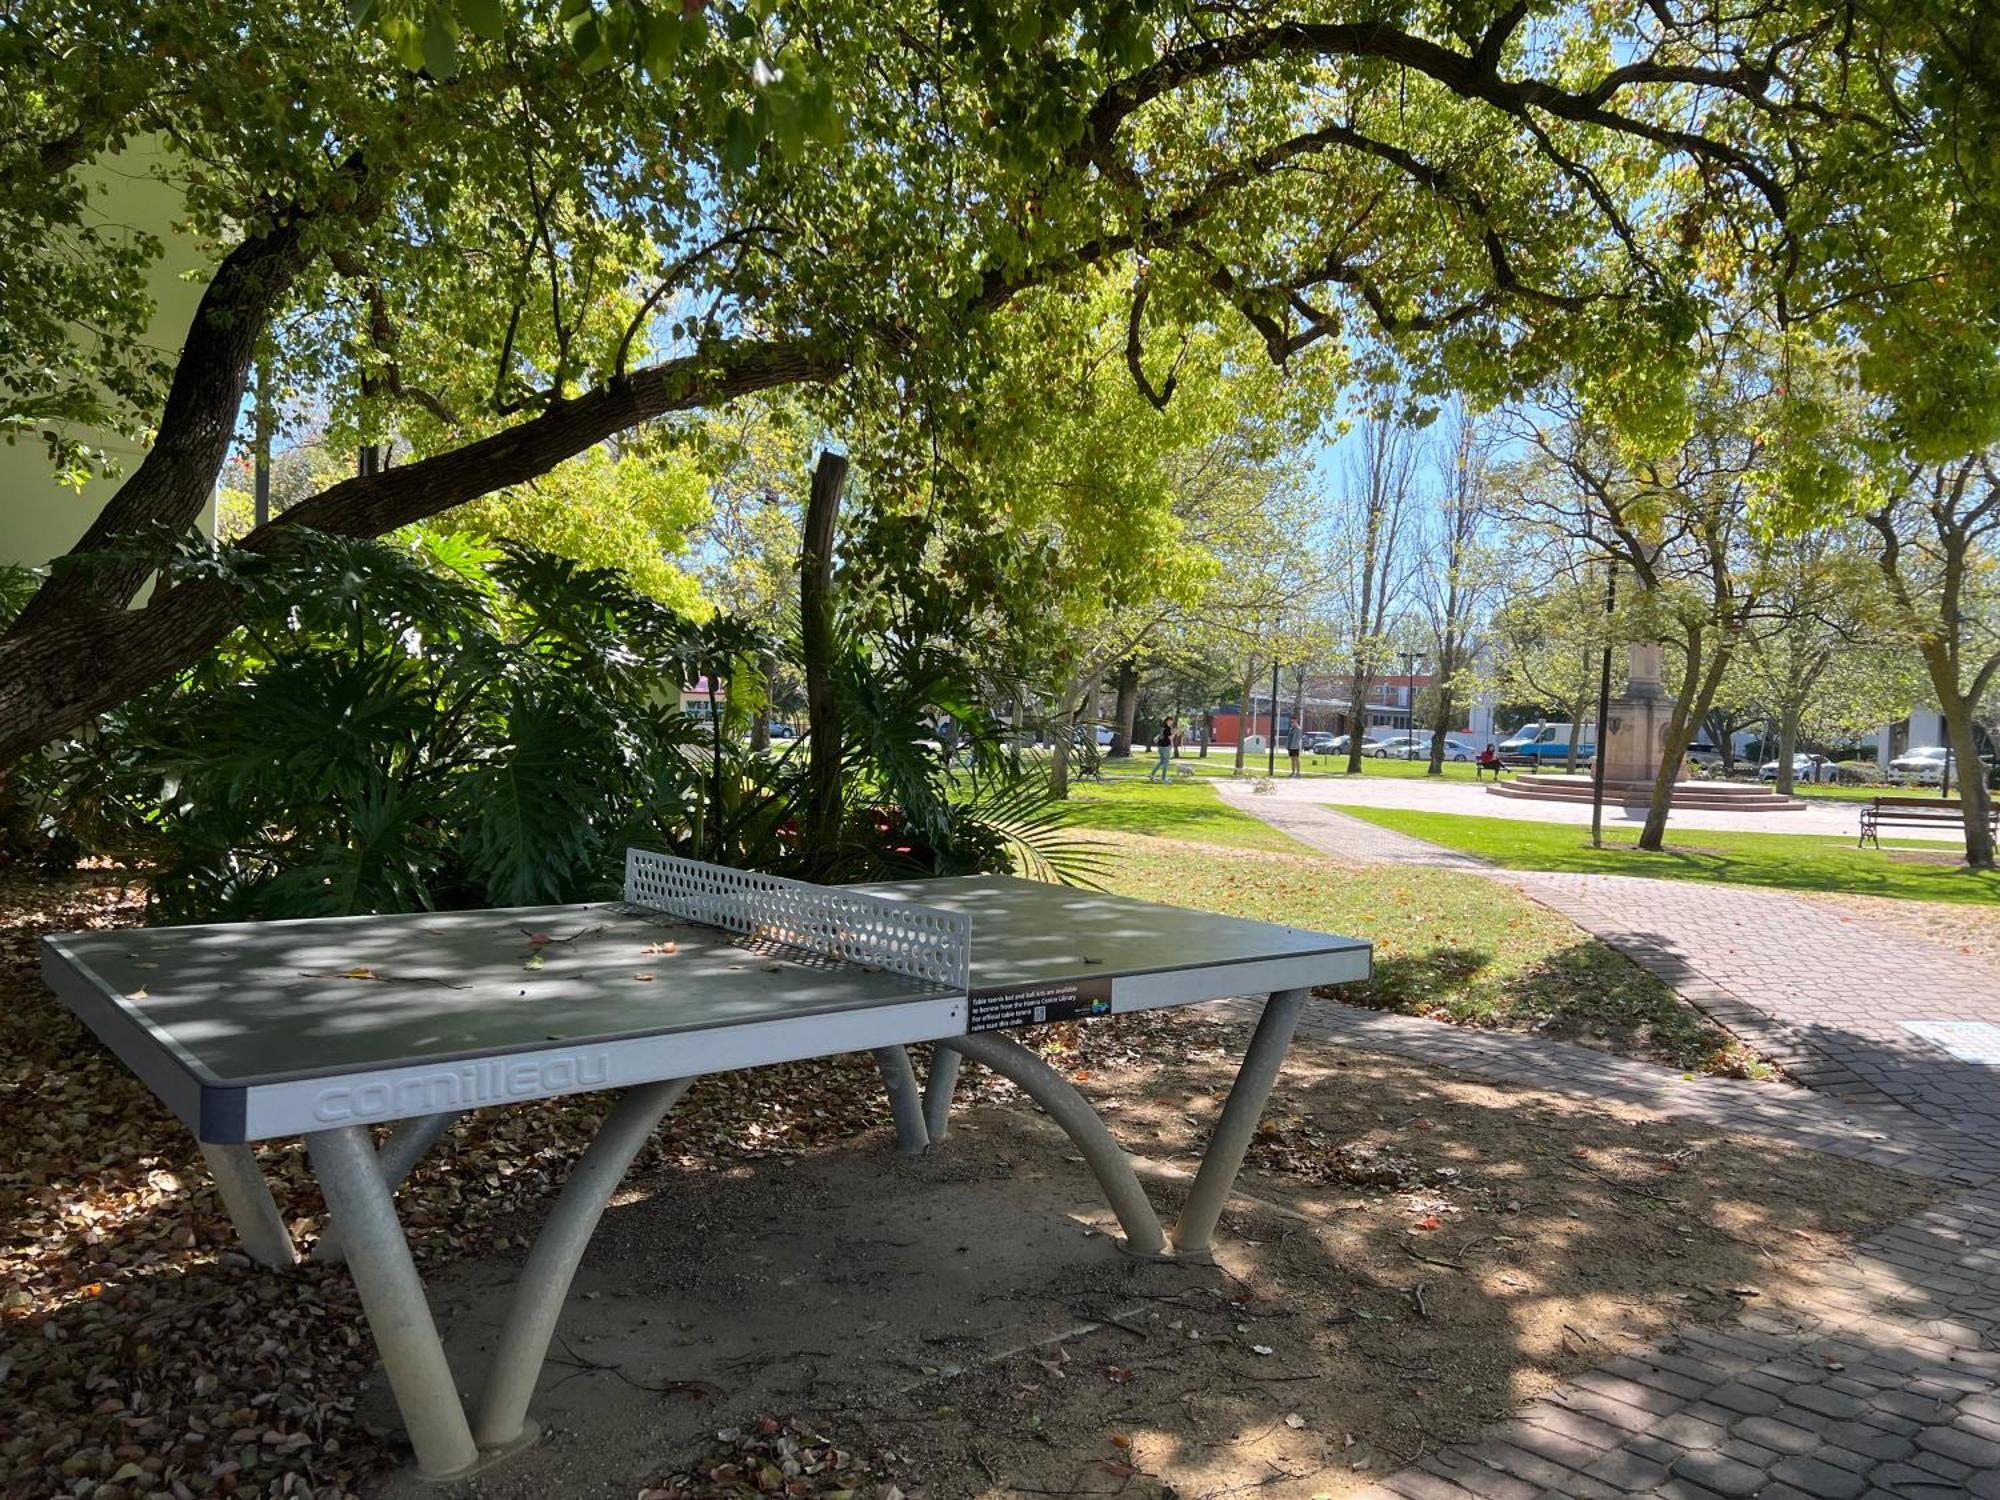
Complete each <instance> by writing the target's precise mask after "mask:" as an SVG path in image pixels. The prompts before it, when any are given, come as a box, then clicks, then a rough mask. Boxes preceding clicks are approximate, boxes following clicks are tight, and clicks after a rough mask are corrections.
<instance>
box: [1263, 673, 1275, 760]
mask: <svg viewBox="0 0 2000 1500" xmlns="http://www.w3.org/2000/svg"><path fill="white" fill-rule="evenodd" d="M1264 774H1265V775H1266V776H1269V777H1274V778H1275V777H1276V776H1277V774H1278V654H1277V652H1275V651H1274V652H1272V653H1271V737H1270V738H1269V739H1268V740H1266V741H1265V743H1264Z"/></svg>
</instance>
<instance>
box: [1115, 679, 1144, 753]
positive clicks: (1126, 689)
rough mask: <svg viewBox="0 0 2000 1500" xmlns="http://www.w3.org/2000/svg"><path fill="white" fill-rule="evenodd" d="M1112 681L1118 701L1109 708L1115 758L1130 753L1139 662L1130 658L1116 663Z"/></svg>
mask: <svg viewBox="0 0 2000 1500" xmlns="http://www.w3.org/2000/svg"><path fill="white" fill-rule="evenodd" d="M1113 683H1114V685H1115V687H1116V690H1117V693H1118V701H1117V704H1116V705H1115V706H1114V707H1113V708H1112V710H1111V756H1112V758H1113V759H1114V760H1116V759H1120V758H1123V757H1126V756H1129V755H1131V753H1132V718H1133V715H1135V714H1137V713H1138V712H1139V664H1138V663H1137V662H1135V661H1132V660H1130V659H1127V660H1125V661H1121V662H1120V663H1118V675H1117V677H1116V678H1114V679H1113Z"/></svg>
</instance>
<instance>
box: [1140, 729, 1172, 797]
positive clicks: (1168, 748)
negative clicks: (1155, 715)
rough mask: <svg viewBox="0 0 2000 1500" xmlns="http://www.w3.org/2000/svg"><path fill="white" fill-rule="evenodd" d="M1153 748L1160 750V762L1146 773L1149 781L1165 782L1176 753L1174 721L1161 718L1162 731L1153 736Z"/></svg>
mask: <svg viewBox="0 0 2000 1500" xmlns="http://www.w3.org/2000/svg"><path fill="white" fill-rule="evenodd" d="M1153 748H1154V749H1155V750H1157V751H1159V752H1160V763H1159V764H1158V765H1156V766H1154V767H1153V769H1152V770H1150V771H1148V772H1147V773H1146V779H1147V780H1148V781H1159V782H1165V781H1166V780H1167V777H1168V776H1169V775H1170V774H1171V771H1172V762H1173V755H1174V721H1173V720H1172V719H1171V718H1166V719H1162V720H1160V732H1159V733H1158V734H1156V735H1154V736H1153Z"/></svg>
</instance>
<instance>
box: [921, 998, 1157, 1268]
mask: <svg viewBox="0 0 2000 1500" xmlns="http://www.w3.org/2000/svg"><path fill="white" fill-rule="evenodd" d="M937 1045H938V1046H939V1047H941V1048H950V1049H951V1050H952V1051H953V1052H962V1053H964V1054H965V1056H967V1057H969V1058H971V1059H972V1060H973V1061H974V1062H980V1063H984V1064H986V1066H987V1067H989V1068H991V1069H992V1070H993V1071H994V1072H996V1073H998V1074H999V1075H1000V1076H1001V1077H1002V1078H1005V1079H1007V1080H1009V1081H1010V1082H1012V1083H1014V1084H1015V1085H1017V1086H1018V1087H1019V1088H1020V1090H1021V1091H1022V1092H1023V1093H1024V1094H1026V1095H1027V1096H1028V1097H1029V1098H1030V1099H1032V1100H1034V1101H1035V1103H1037V1104H1039V1105H1041V1107H1042V1108H1043V1109H1044V1110H1046V1111H1048V1116H1049V1118H1050V1119H1052V1120H1054V1121H1055V1122H1056V1124H1058V1125H1060V1126H1061V1127H1062V1129H1063V1134H1065V1135H1067V1136H1068V1137H1069V1138H1070V1140H1071V1141H1072V1142H1074V1143H1075V1145H1076V1149H1077V1150H1079V1151H1081V1152H1082V1153H1083V1159H1084V1161H1085V1162H1086V1163H1088V1165H1089V1167H1090V1170H1091V1171H1092V1172H1093V1173H1094V1174H1096V1177H1097V1185H1098V1186H1099V1187H1101V1188H1102V1189H1103V1190H1104V1196H1105V1198H1106V1199H1107V1200H1108V1201H1109V1202H1110V1204H1111V1211H1112V1212H1113V1213H1115V1214H1116V1215H1118V1223H1119V1225H1120V1226H1121V1227H1122V1228H1123V1229H1124V1231H1125V1248H1126V1249H1127V1250H1129V1251H1130V1252H1131V1253H1132V1254H1134V1255H1160V1254H1162V1253H1164V1252H1165V1250H1166V1248H1167V1237H1166V1235H1165V1234H1164V1233H1163V1232H1162V1231H1161V1229H1160V1217H1159V1215H1158V1214H1156V1213H1154V1212H1153V1205H1152V1204H1151V1203H1150V1202H1148V1201H1147V1198H1146V1190H1145V1189H1144V1188H1142V1187H1140V1186H1139V1178H1138V1175H1137V1174H1136V1173H1134V1172H1133V1170H1132V1160H1131V1158H1130V1157H1128V1156H1126V1154H1125V1152H1124V1149H1123V1148H1122V1147H1120V1146H1119V1144H1118V1142H1116V1141H1115V1140H1113V1139H1112V1138H1111V1132H1110V1131H1109V1130H1108V1129H1106V1128H1105V1125H1104V1122H1103V1121H1102V1120H1100V1119H1099V1118H1098V1117H1097V1111H1095V1110H1093V1109H1092V1108H1091V1107H1090V1105H1089V1103H1088V1102H1087V1101H1086V1100H1085V1099H1084V1097H1083V1095H1081V1094H1079V1093H1078V1092H1077V1091H1076V1090H1075V1089H1074V1088H1073V1087H1071V1085H1070V1081H1069V1080H1068V1079H1067V1078H1065V1077H1063V1076H1062V1074H1060V1073H1058V1072H1057V1071H1056V1070H1055V1069H1054V1068H1052V1067H1050V1066H1049V1065H1048V1064H1047V1063H1045V1062H1043V1061H1042V1060H1041V1059H1040V1058H1039V1057H1037V1056H1035V1054H1034V1053H1032V1052H1030V1051H1029V1050H1028V1049H1027V1048H1026V1047H1023V1046H1022V1045H1021V1044H1020V1043H1019V1042H1017V1041H1015V1040H1014V1039H1013V1038H1012V1037H1005V1036H1001V1035H1000V1034H999V1033H998V1032H990V1031H989V1032H975V1033H973V1034H972V1035H970V1036H955V1037H950V1038H947V1039H946V1040H944V1041H941V1042H939V1043H938V1044H937Z"/></svg>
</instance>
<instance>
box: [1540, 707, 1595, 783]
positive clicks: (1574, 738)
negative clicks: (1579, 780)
mask: <svg viewBox="0 0 2000 1500" xmlns="http://www.w3.org/2000/svg"><path fill="white" fill-rule="evenodd" d="M1599 733H1600V736H1601V734H1602V726H1599ZM1582 746H1583V700H1582V699H1581V698H1579V699H1577V700H1576V702H1574V703H1572V704H1571V705H1570V710H1569V751H1568V753H1567V754H1566V755H1564V757H1563V769H1564V770H1565V771H1567V772H1569V773H1570V774H1571V775H1574V774H1575V773H1576V757H1577V755H1578V753H1579V751H1580V750H1581V749H1582ZM1603 748H1604V747H1603V746H1602V745H1598V746H1596V747H1595V749H1594V750H1593V751H1592V754H1595V753H1596V752H1597V751H1598V750H1602V749H1603ZM1535 760H1536V769H1537V770H1540V769H1541V765H1540V762H1541V757H1540V756H1539V755H1538V756H1536V757H1535Z"/></svg>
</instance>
